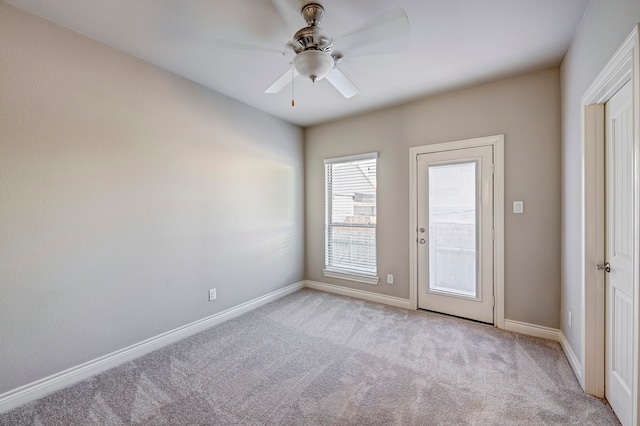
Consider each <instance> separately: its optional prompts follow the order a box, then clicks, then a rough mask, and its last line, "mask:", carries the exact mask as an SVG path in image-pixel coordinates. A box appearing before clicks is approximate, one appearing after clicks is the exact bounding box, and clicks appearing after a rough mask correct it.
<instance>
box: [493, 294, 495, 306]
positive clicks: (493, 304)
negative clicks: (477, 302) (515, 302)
mask: <svg viewBox="0 0 640 426" xmlns="http://www.w3.org/2000/svg"><path fill="white" fill-rule="evenodd" d="M493 307H494V308H495V307H496V298H495V296H494V297H493Z"/></svg>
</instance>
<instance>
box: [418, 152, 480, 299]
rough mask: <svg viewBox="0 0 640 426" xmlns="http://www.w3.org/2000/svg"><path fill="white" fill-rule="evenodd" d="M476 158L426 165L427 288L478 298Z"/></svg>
mask: <svg viewBox="0 0 640 426" xmlns="http://www.w3.org/2000/svg"><path fill="white" fill-rule="evenodd" d="M476 169H477V162H476V161H472V162H465V163H456V164H444V165H431V166H429V175H428V178H429V186H428V187H429V197H428V200H429V204H428V206H429V207H428V211H429V268H428V269H429V290H430V291H433V292H440V293H447V294H452V295H457V296H463V297H472V298H477V296H478V294H477V293H478V292H477V281H478V280H477V253H478V248H477V238H476V234H477V231H476V229H477V199H478V197H477V194H476V187H477V185H476V180H477V177H476V176H477V175H476Z"/></svg>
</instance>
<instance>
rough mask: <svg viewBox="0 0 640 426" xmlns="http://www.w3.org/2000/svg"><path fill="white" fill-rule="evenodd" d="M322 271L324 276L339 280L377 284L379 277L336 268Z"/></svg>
mask: <svg viewBox="0 0 640 426" xmlns="http://www.w3.org/2000/svg"><path fill="white" fill-rule="evenodd" d="M322 273H323V274H324V276H325V277H329V278H338V279H341V280H348V281H356V282H359V283H365V284H371V285H378V281H380V278H379V277H376V276H373V275H363V274H357V273H355V272H347V271H339V270H336V269H323V270H322Z"/></svg>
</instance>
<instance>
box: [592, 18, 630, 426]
mask: <svg viewBox="0 0 640 426" xmlns="http://www.w3.org/2000/svg"><path fill="white" fill-rule="evenodd" d="M638 34H639V27H638V26H637V27H636V28H634V29H633V31H632V32H631V34H630V35H629V37H627V39H626V40H625V41H624V43H623V44H622V46H621V47H620V48H619V49H618V51H617V52H616V53H615V54H614V55H613V57H612V58H611V59H610V60H609V62H608V63H607V65H606V66H605V67H604V68H603V70H602V71H601V72H600V74H598V76H597V77H596V79H595V80H594V81H593V83H592V84H591V86H589V89H588V90H587V91H586V93H585V94H584V96H583V97H582V99H581V103H582V124H583V125H582V129H583V135H582V183H583V193H582V250H581V251H582V283H583V287H582V301H581V303H582V324H583V327H582V335H581V346H582V354H583V362H582V373H583V374H582V380H581V383H580V384H581V385H582V387H583V389H584V390H585V392H586V393H588V394H591V395H595V396H599V397H603V396H604V371H605V364H604V348H605V338H604V337H605V336H604V327H605V315H604V313H605V297H604V274H602V273H601V272H598V271H596V269H595V265H596V264H597V263H598V262H601V261H602V260H603V258H604V107H603V105H604V103H605V102H607V101H608V100H609V99H610V98H611V97H612V96H613V95H614V94H615V93H616V92H617V91H618V90H619V89H620V88H621V87H622V86H623V85H624V84H625V83H627V82H628V81H629V80H631V81H632V88H633V89H632V90H633V92H632V102H633V108H634V117H633V121H634V133H633V145H634V154H633V156H634V165H633V186H634V188H633V212H634V213H633V218H634V219H633V228H634V232H633V234H634V235H633V239H634V253H633V263H634V268H633V285H634V298H633V309H634V328H633V342H634V343H633V347H634V348H638V344H639V342H640V340H639V329H640V321H639V317H638V313H639V311H640V303H639V302H640V299H639V295H640V291H639V290H640V285H639V283H640V280H639V277H640V217H639V213H640V204H639V202H640V161H639V159H640V127H639V126H640V119H639V117H640V50H639V49H640V41H639V38H638ZM635 352H636V353H635V354H634V355H633V387H632V395H633V401H632V424H637V422H638V420H640V416H639V413H638V407H639V406H640V404H639V401H638V397H639V395H638V381H639V378H640V376H639V375H638V374H639V372H638V350H636V351H635Z"/></svg>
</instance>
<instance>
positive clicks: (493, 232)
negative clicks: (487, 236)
mask: <svg viewBox="0 0 640 426" xmlns="http://www.w3.org/2000/svg"><path fill="white" fill-rule="evenodd" d="M491 239H492V240H493V241H495V240H496V230H495V229H494V230H492V231H491Z"/></svg>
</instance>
